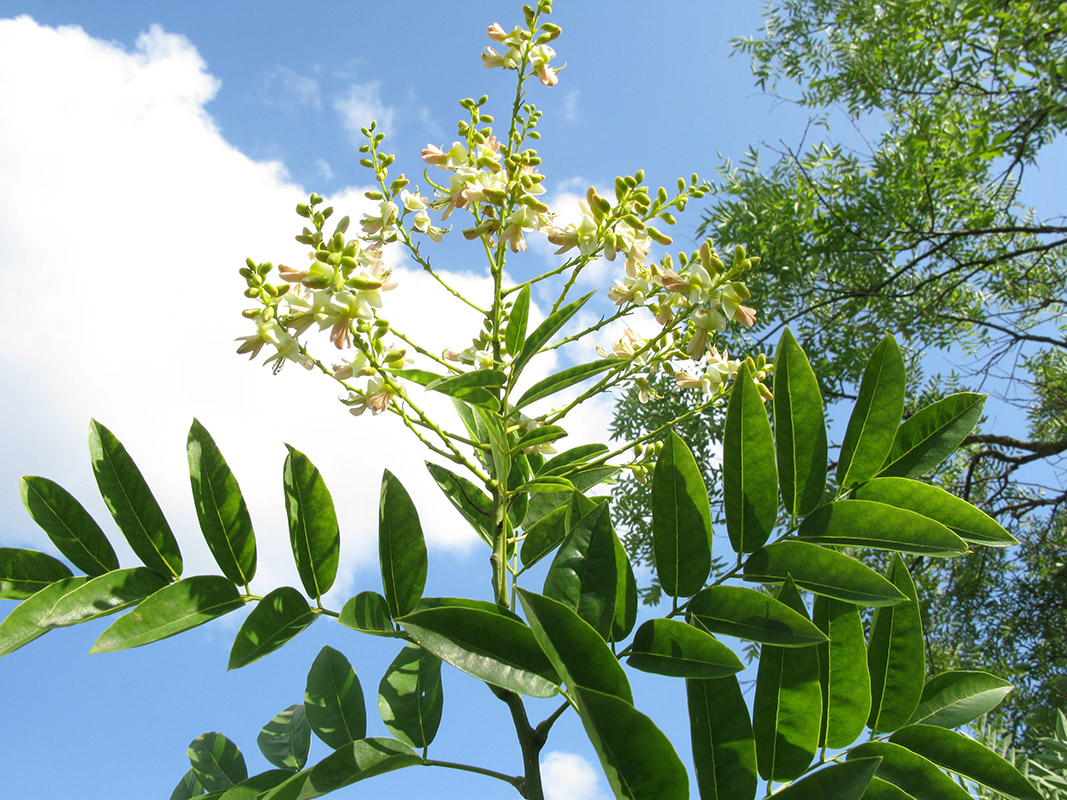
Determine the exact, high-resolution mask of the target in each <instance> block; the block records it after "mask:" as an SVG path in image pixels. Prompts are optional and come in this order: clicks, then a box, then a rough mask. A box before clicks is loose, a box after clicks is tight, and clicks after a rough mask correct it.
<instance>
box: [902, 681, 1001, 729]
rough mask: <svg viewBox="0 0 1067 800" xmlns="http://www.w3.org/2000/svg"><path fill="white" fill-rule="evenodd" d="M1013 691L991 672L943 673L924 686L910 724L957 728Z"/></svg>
mask: <svg viewBox="0 0 1067 800" xmlns="http://www.w3.org/2000/svg"><path fill="white" fill-rule="evenodd" d="M1014 688H1015V687H1014V686H1012V684H1010V683H1008V682H1007V681H1006V680H1003V679H1001V678H998V677H997V676H996V675H990V674H989V673H988V672H971V671H963V670H959V671H952V672H942V673H941V674H940V675H935V676H934V677H932V678H931V679H930V680H928V681H927V682H926V685H925V686H923V693H922V697H920V698H919V705H918V707H917V708H916V709H915V713H914V714H912V715H911V719H909V720H908V723H909V724H912V723H919V722H921V723H923V724H924V725H940V726H941V727H943V728H958V727H959V726H960V725H966V724H967V723H968V722H973V721H974V720H976V719H978V718H979V717H980V716H982V715H983V714H986V713H988V712H990V711H992V710H993V709H994V708H996V707H997V706H998V705H1000V701H1001V700H1003V699H1004V698H1005V697H1007V696H1008V694H1009V693H1011V691H1012V689H1014Z"/></svg>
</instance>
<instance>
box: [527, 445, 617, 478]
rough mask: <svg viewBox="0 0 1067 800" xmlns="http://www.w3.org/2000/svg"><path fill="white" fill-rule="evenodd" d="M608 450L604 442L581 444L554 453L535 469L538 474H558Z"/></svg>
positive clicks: (568, 470)
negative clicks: (539, 467)
mask: <svg viewBox="0 0 1067 800" xmlns="http://www.w3.org/2000/svg"><path fill="white" fill-rule="evenodd" d="M606 452H608V447H607V445H605V444H582V445H578V446H577V447H572V448H571V449H570V450H564V451H563V452H562V453H559V454H557V455H554V456H553V457H552V458H550V459H549V460H548V461H546V462H545V463H544V465H543V466H542V467H541V469H539V470H538V471H537V474H538V475H559V474H561V473H564V472H570V471H571V470H573V469H575V467H577V466H578V465H579V464H584V463H585V462H586V461H589V460H591V459H593V458H595V457H596V456H599V455H602V454H603V453H606Z"/></svg>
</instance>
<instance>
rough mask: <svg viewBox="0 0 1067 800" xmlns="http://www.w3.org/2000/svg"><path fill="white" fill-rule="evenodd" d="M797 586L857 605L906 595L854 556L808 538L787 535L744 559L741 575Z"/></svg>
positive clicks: (887, 602)
mask: <svg viewBox="0 0 1067 800" xmlns="http://www.w3.org/2000/svg"><path fill="white" fill-rule="evenodd" d="M786 575H792V576H793V580H794V581H795V582H796V584H797V586H800V587H801V588H804V589H807V590H808V591H809V592H814V593H815V594H822V595H826V596H827V597H833V598H835V599H837V600H844V601H845V602H846V603H855V604H856V605H859V606H888V605H894V604H896V603H900V602H903V601H904V600H905V599H906V598H905V596H904V594H902V593H901V591H900V590H899V589H897V588H896V587H895V586H893V584H891V583H890V582H889V581H887V580H886V579H885V578H883V577H882V576H881V575H879V574H878V573H877V572H875V571H874V570H872V569H871V568H870V567H868V566H867V565H865V564H861V563H860V562H859V561H857V560H856V559H854V558H851V557H849V556H846V555H845V554H844V553H838V552H837V551H836V550H830V549H827V548H825V547H819V545H816V544H810V543H809V542H801V541H797V540H795V539H787V540H784V541H780V542H775V543H774V544H771V545H768V546H767V547H764V548H763V549H762V550H757V551H756V552H755V553H753V554H752V555H751V556H749V557H748V559H747V560H746V561H745V566H744V578H745V580H746V581H755V582H757V583H782V582H783V581H784V580H785V577H786Z"/></svg>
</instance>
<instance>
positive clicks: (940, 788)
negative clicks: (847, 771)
mask: <svg viewBox="0 0 1067 800" xmlns="http://www.w3.org/2000/svg"><path fill="white" fill-rule="evenodd" d="M874 757H880V758H881V759H882V763H881V764H879V765H878V769H877V770H876V771H875V773H874V774H875V775H876V776H877V777H879V778H881V779H882V780H884V781H888V782H889V783H891V784H893V785H894V786H898V787H899V788H901V789H903V790H904V791H905V792H907V793H908V794H910V795H911V796H912V797H914V798H915V800H971V793H970V792H968V791H967V790H965V789H964V788H963V787H962V786H960V785H959V784H958V783H956V782H955V781H954V780H952V778H950V777H949V776H948V775H946V774H945V773H944V772H942V771H941V770H939V769H938V768H937V766H936V765H935V764H934V763H933V762H932V761H930V760H928V759H926V758H923V757H922V756H920V755H918V754H917V753H913V752H911V751H910V750H908V749H907V748H905V747H901V746H900V745H898V744H892V743H891V742H864V743H863V744H861V745H857V746H856V747H853V748H852V749H851V750H849V752H848V760H849V761H854V760H856V759H861V758H874Z"/></svg>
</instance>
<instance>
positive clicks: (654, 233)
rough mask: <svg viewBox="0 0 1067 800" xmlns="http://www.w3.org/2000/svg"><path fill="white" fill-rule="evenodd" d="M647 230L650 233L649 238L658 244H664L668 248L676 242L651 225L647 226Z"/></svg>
mask: <svg viewBox="0 0 1067 800" xmlns="http://www.w3.org/2000/svg"><path fill="white" fill-rule="evenodd" d="M645 230H646V232H647V233H648V236H649V238H650V239H651V240H652V241H654V242H656V243H657V244H662V245H664V246H666V245H669V244H672V243H673V242H674V240H673V239H672V238H671V237H670V236H667V235H666V234H665V233H660V232H659V231H658V230H656V229H655V228H653V227H652V226H651V225H646V226H645Z"/></svg>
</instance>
